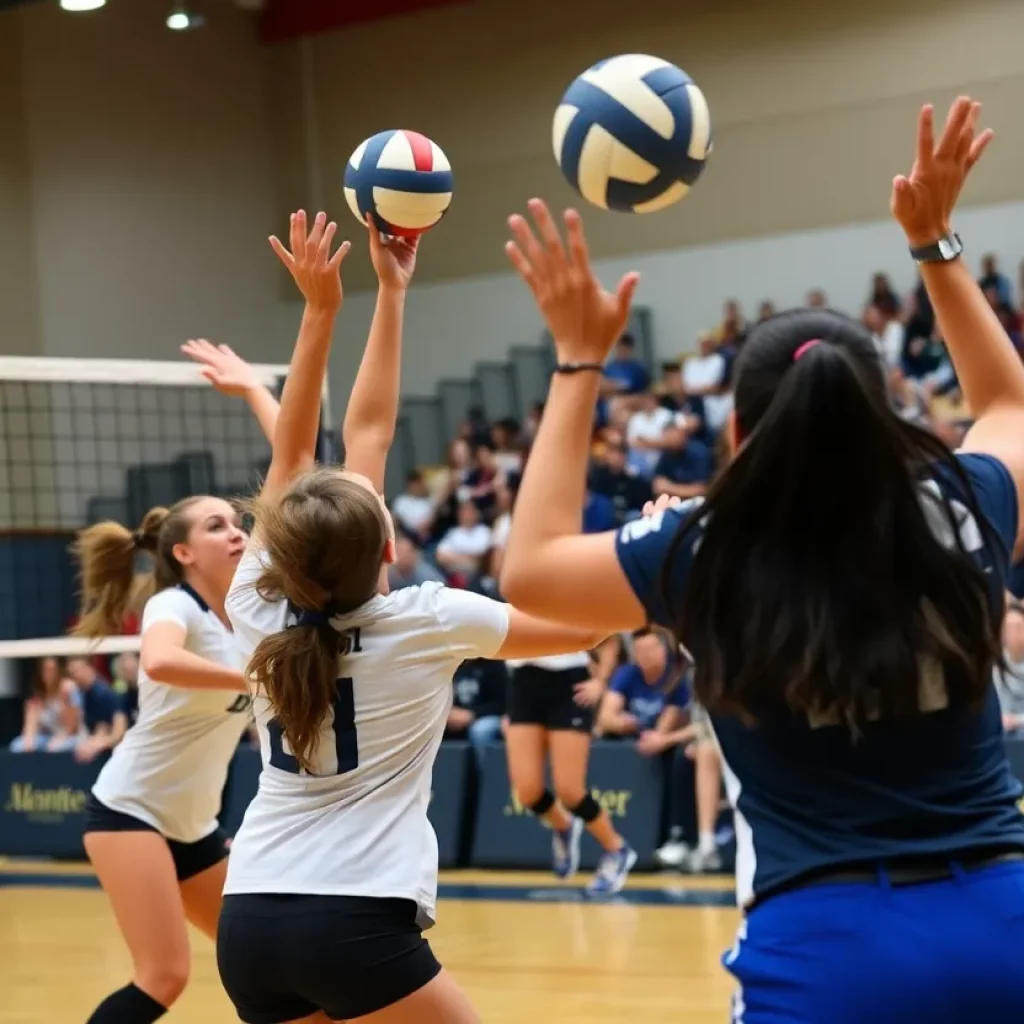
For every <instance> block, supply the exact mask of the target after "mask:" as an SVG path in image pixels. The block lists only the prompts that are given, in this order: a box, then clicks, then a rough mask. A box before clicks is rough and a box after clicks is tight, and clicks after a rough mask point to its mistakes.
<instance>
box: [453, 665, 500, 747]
mask: <svg viewBox="0 0 1024 1024" xmlns="http://www.w3.org/2000/svg"><path fill="white" fill-rule="evenodd" d="M507 687H508V669H507V668H506V667H505V663H504V662H503V661H492V660H489V659H487V658H472V659H470V660H469V661H464V662H463V663H462V664H461V665H460V666H459V668H458V669H457V670H456V672H455V679H454V682H453V686H452V690H453V694H454V696H453V703H452V709H451V711H449V712H448V726H447V728H446V730H445V737H446V738H458V739H462V738H465V739H468V740H469V742H470V743H472V744H473V748H474V750H475V751H476V754H477V757H478V758H481V759H482V757H483V748H484V747H486V746H487V744H488V743H494V742H495V741H496V740H498V739H499V738H500V737H501V719H502V716H503V715H504V714H505V691H506V688H507Z"/></svg>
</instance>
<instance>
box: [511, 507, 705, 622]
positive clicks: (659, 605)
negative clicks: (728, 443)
mask: <svg viewBox="0 0 1024 1024" xmlns="http://www.w3.org/2000/svg"><path fill="white" fill-rule="evenodd" d="M695 500H696V501H699V499H695ZM695 507H696V506H695V504H694V501H689V502H683V503H682V504H681V505H678V506H677V507H675V508H670V509H666V510H665V511H663V512H656V513H654V514H653V515H651V516H645V517H644V518H643V519H636V520H634V521H633V522H630V523H627V524H626V525H625V526H624V527H622V529H621V530H619V531H618V532H615V533H598V534H591V535H589V536H578V537H557V538H555V539H554V540H552V541H549V542H547V543H546V544H545V545H544V547H543V551H542V552H539V553H538V554H537V557H535V558H534V559H531V567H530V568H528V569H527V570H525V571H521V572H520V573H519V574H516V575H513V576H512V577H511V578H510V577H509V574H508V573H507V572H506V573H505V574H504V575H503V577H502V580H501V585H502V591H503V592H504V594H505V596H506V597H507V598H508V599H509V600H510V601H513V602H514V603H515V604H516V605H517V606H518V607H520V608H523V609H525V610H526V611H529V612H530V613H531V614H534V615H539V616H543V617H545V618H551V619H554V620H556V621H558V622H568V623H574V624H578V625H582V626H593V627H596V628H600V629H604V630H606V631H607V632H609V633H611V632H617V631H620V630H633V629H639V628H640V627H641V626H644V625H646V624H647V623H648V622H656V623H658V624H660V625H663V626H669V625H670V624H671V617H670V615H669V613H668V610H667V609H666V607H665V604H664V601H663V599H662V596H661V577H662V567H663V565H664V563H665V559H666V558H667V557H668V552H669V549H670V547H671V545H672V541H673V539H674V538H675V535H676V531H677V529H678V528H679V526H680V524H681V523H682V522H683V520H684V519H686V518H688V516H689V514H690V512H691V511H692V510H693V509H694V508H695ZM682 555H683V553H681V554H680V557H679V558H677V559H676V561H675V562H674V563H673V578H674V579H678V581H679V583H680V584H682V583H683V582H684V580H683V579H682V577H684V576H685V573H686V570H687V567H688V564H689V562H688V557H689V556H688V555H686V557H683V556H682Z"/></svg>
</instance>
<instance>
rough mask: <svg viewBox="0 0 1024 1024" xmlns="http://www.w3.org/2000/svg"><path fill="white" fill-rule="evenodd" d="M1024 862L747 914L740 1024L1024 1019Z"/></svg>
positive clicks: (792, 898)
mask: <svg viewBox="0 0 1024 1024" xmlns="http://www.w3.org/2000/svg"><path fill="white" fill-rule="evenodd" d="M1022 950H1024V861H1011V862H1008V863H1004V864H996V865H994V866H992V867H986V868H980V869H978V870H974V871H964V870H963V869H961V868H956V869H955V876H954V877H953V878H950V879H945V880H943V881H938V882H929V883H923V884H919V885H907V886H892V885H890V884H889V883H888V881H887V880H886V879H885V877H884V875H880V879H879V882H878V883H877V884H870V883H867V882H865V883H856V882H855V883H835V884H832V883H823V884H821V885H810V886H807V887H806V888H802V889H795V890H792V891H790V892H787V893H783V894H780V895H778V896H775V897H772V898H771V899H768V900H766V901H765V903H763V904H762V905H761V906H759V907H756V908H755V909H754V910H752V911H751V912H750V914H749V915H748V917H747V918H746V920H744V921H743V923H742V924H741V926H740V932H739V936H738V937H737V940H736V945H735V946H734V947H733V949H732V950H731V951H730V952H729V953H727V954H726V955H725V956H724V957H723V963H724V964H725V967H726V969H727V970H728V971H730V972H731V973H732V974H733V975H734V976H735V978H736V980H737V981H738V982H739V988H738V990H737V992H736V995H735V997H734V1002H733V1015H732V1021H733V1024H864V1022H865V1021H867V1022H870V1024H912V1022H914V1024H916V1022H918V1021H920V1022H927V1024H982V1022H985V1024H997V1022H999V1024H1004V1022H1005V1024H1009V1022H1010V1021H1015V1020H1024V966H1022V963H1024V961H1022Z"/></svg>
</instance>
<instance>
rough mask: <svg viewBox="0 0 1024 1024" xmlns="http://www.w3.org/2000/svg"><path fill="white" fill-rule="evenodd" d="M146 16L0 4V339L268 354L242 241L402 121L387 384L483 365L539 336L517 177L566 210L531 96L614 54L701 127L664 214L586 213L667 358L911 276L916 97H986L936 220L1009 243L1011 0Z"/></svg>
mask: <svg viewBox="0 0 1024 1024" xmlns="http://www.w3.org/2000/svg"><path fill="white" fill-rule="evenodd" d="M166 7H167V5H166V3H164V0H132V2H130V3H111V4H108V6H107V8H106V9H104V10H103V11H101V12H98V13H96V14H94V15H90V16H71V15H68V14H66V13H64V12H61V11H60V10H59V9H58V8H57V5H56V3H53V4H36V5H29V6H28V7H25V8H21V9H19V10H16V11H14V12H7V13H5V14H4V15H2V16H0V138H2V140H3V147H2V149H0V216H2V217H3V223H4V226H5V230H4V231H3V232H0V352H6V353H18V354H36V353H43V354H48V355H105V356H154V357H157V356H166V355H167V354H168V353H169V352H172V351H173V350H174V346H175V345H177V344H178V343H179V342H180V340H181V339H182V338H184V337H186V336H188V335H190V334H195V333H203V334H207V335H209V336H211V337H215V338H218V339H221V340H225V341H229V342H231V343H233V344H235V345H237V347H238V348H239V349H240V350H242V351H244V352H245V353H246V354H247V355H250V356H251V357H252V358H256V359H261V360H266V361H278V360H281V359H282V358H284V354H285V353H286V352H287V351H288V346H289V345H290V342H291V339H292V338H293V337H294V330H295V326H296V324H297V322H298V308H297V304H296V303H295V301H294V298H293V291H292V286H291V284H290V282H288V281H286V280H285V275H283V273H281V272H279V271H278V269H277V268H276V266H275V264H274V261H273V259H272V257H271V256H270V255H269V252H268V251H267V250H266V249H265V244H266V243H265V237H266V235H267V234H268V233H269V232H270V231H272V230H275V229H278V228H279V227H280V226H281V225H282V224H283V223H284V220H283V218H284V216H285V215H286V213H287V211H288V209H290V208H293V207H294V206H295V205H297V204H299V203H302V204H304V205H307V206H314V205H316V204H317V203H318V202H324V203H326V204H328V205H329V206H330V207H331V209H332V210H333V211H336V212H337V213H338V215H339V218H340V219H341V222H342V224H343V226H345V227H346V228H349V229H350V230H352V231H356V230H358V229H357V227H356V225H355V224H354V222H351V221H348V219H347V213H346V211H345V210H344V207H343V205H342V200H341V196H340V191H339V188H338V182H339V177H340V174H341V171H342V167H343V165H344V162H345V160H346V158H347V156H348V154H349V152H350V151H351V149H352V148H353V147H354V145H355V144H356V143H357V142H358V141H359V140H360V139H361V138H363V137H364V136H365V135H367V134H369V133H371V132H373V131H376V130H378V129H380V128H381V127H383V126H386V125H390V124H395V123H397V121H396V119H400V121H401V122H402V123H404V124H408V125H410V126H415V127H417V128H419V129H421V130H423V131H426V132H428V133H429V134H431V135H433V136H434V137H435V138H437V139H438V141H439V142H441V144H442V145H443V146H444V148H445V149H446V150H447V151H448V153H449V156H450V157H451V158H452V160H453V163H454V165H455V168H456V177H457V191H456V198H455V203H454V206H453V208H452V212H451V214H450V216H449V218H448V219H447V220H446V222H445V224H444V225H443V227H442V228H441V229H440V230H439V231H438V232H437V233H436V235H435V236H434V237H432V238H430V239H428V241H427V243H426V244H425V246H424V252H423V257H422V260H421V267H420V272H419V278H418V282H417V289H416V291H415V293H414V295H413V296H412V297H411V299H410V308H409V345H408V353H409V355H408V359H407V364H406V366H407V369H406V376H405V389H406V390H407V391H408V392H412V393H426V392H429V391H431V390H432V387H433V384H434V382H435V381H436V380H437V379H438V378H439V377H443V376H452V375H459V374H460V373H464V372H466V370H467V369H468V366H467V352H469V351H472V352H473V354H474V356H476V357H477V358H482V359H486V358H496V357H497V358H500V357H502V356H503V355H504V354H505V353H506V351H507V348H508V346H509V345H510V344H518V343H522V342H524V341H525V342H529V341H532V340H533V338H534V337H536V335H537V333H538V330H539V324H538V323H537V320H536V317H535V315H534V313H533V311H532V308H531V306H530V304H529V302H528V300H527V298H526V296H525V294H524V293H523V291H522V289H521V287H520V286H519V284H518V282H517V281H515V280H514V279H513V278H512V277H511V276H510V275H508V274H507V273H506V272H505V269H504V264H503V260H504V256H503V254H502V248H501V244H502V241H503V239H504V218H505V216H506V215H507V214H508V213H509V212H510V211H511V210H513V209H516V208H521V206H522V203H523V201H524V200H525V199H526V198H527V197H528V196H529V195H531V194H534V193H539V194H542V195H544V196H546V197H548V198H549V199H551V200H552V201H553V202H554V203H556V204H557V203H562V202H566V201H569V200H570V199H571V193H570V192H569V190H568V188H567V186H566V185H565V184H564V182H562V180H561V178H560V176H559V174H558V172H557V169H556V168H555V166H554V161H553V158H552V156H551V150H550V138H549V135H550V119H551V114H552V112H553V109H554V106H555V104H556V102H557V99H558V97H559V95H560V94H561V91H562V90H563V89H564V87H565V85H566V84H567V80H568V79H569V78H571V76H572V75H573V74H574V73H575V72H576V71H577V70H579V69H582V68H583V67H585V66H586V65H588V64H589V63H591V62H592V61H593V60H595V59H597V58H599V57H601V56H606V55H608V54H610V53H613V52H616V51H619V52H621V51H623V50H629V49H637V50H651V51H655V52H657V53H659V54H661V55H664V56H665V57H667V58H670V59H674V60H676V61H678V62H679V63H680V64H682V65H683V66H684V67H686V68H687V70H689V71H690V72H691V73H692V74H693V75H694V77H695V78H696V79H697V80H698V81H699V82H700V84H701V86H702V87H703V89H704V90H705V92H706V93H707V95H708V97H709V100H710V103H711V107H712V112H713V117H714V121H715V143H716V148H715V153H714V154H713V158H712V161H711V164H710V167H709V170H708V172H707V174H706V177H705V179H704V180H703V181H702V182H701V183H700V184H699V187H698V189H697V192H696V193H695V195H694V196H693V197H692V198H691V199H690V200H688V201H687V202H686V203H684V204H682V205H681V206H679V207H677V208H676V209H674V210H671V211H668V212H666V213H663V214H659V215H656V216H652V217H643V218H641V217H626V216H619V215H612V214H600V213H599V212H597V211H593V212H590V213H588V215H587V220H588V228H589V231H590V236H591V239H592V243H593V247H594V250H595V253H596V254H597V255H598V256H600V257H603V258H605V259H606V260H609V261H610V263H609V264H608V267H609V270H617V269H624V268H626V267H633V266H636V267H637V268H638V269H640V270H641V271H642V272H643V273H644V283H643V285H642V292H641V301H643V302H644V303H645V304H647V305H649V306H651V307H652V309H653V310H654V318H655V327H656V330H657V331H658V334H659V336H660V340H661V345H662V347H663V349H665V350H666V352H675V351H678V350H680V349H686V348H690V347H692V344H693V336H694V334H695V333H696V332H697V331H699V330H701V329H703V328H705V327H707V326H709V325H710V324H712V323H713V322H714V321H715V319H716V318H717V316H718V312H719V308H720V304H721V301H722V300H723V299H724V298H726V297H727V296H733V295H735V296H737V297H739V298H740V299H742V300H743V301H744V302H745V303H746V304H747V305H748V306H750V305H752V304H753V303H754V302H755V301H756V300H757V299H759V298H761V297H763V296H771V297H773V298H775V299H776V300H777V301H780V302H787V301H797V300H799V298H800V297H801V296H802V294H803V292H804V290H805V289H806V287H808V286H810V285H812V284H814V285H820V286H822V287H824V288H825V289H826V290H827V291H828V292H829V294H830V296H831V297H832V299H833V301H834V302H835V303H836V304H838V305H845V306H849V307H855V306H857V305H858V304H859V302H860V299H861V290H862V289H863V287H864V285H865V280H866V276H867V274H868V273H870V272H871V271H872V270H874V269H876V268H888V269H891V270H892V271H893V272H894V274H895V275H896V277H897V281H898V283H900V284H901V285H905V284H908V283H909V280H910V278H909V269H910V268H908V267H907V265H906V261H905V260H904V258H903V253H902V246H901V243H900V240H899V238H898V235H897V234H896V233H895V232H894V231H892V229H891V228H889V227H888V226H887V224H886V222H885V219H884V218H885V216H886V205H887V195H888V184H889V181H890V179H891V176H892V174H893V173H894V171H896V170H901V169H905V168H906V166H907V163H908V160H909V156H910V142H911V132H912V126H913V121H914V115H915V112H916V109H917V107H918V105H919V103H920V102H921V101H922V100H923V99H925V98H931V99H934V100H935V101H936V103H938V104H942V103H945V102H946V101H947V100H948V99H949V98H950V97H951V96H953V95H954V94H955V93H956V92H957V91H959V90H961V89H969V90H971V91H972V92H973V93H975V94H977V95H978V96H979V97H981V98H982V99H984V100H985V101H986V104H987V110H986V118H987V120H988V123H990V124H992V125H993V126H994V127H995V128H996V129H997V130H1001V131H1002V137H1001V138H1000V140H999V141H998V142H997V144H996V146H995V147H994V148H993V150H992V151H991V154H990V155H989V156H988V157H987V158H986V162H985V164H984V165H983V166H982V167H981V168H980V169H979V171H978V173H977V175H976V180H974V181H973V182H972V184H971V186H970V188H969V191H968V193H967V195H966V196H965V202H966V203H967V204H969V205H971V206H973V207H975V212H974V213H972V214H968V215H965V217H964V219H963V220H962V221H961V224H960V226H961V227H962V228H968V227H969V228H970V230H969V231H967V232H965V233H967V234H968V236H969V237H968V242H969V244H971V247H972V251H973V253H974V255H975V256H977V255H979V254H980V250H981V249H983V248H984V249H989V248H991V249H994V250H995V251H997V252H999V253H1000V254H1001V255H1003V257H1004V262H1005V263H1007V264H1008V265H1009V263H1010V262H1011V261H1014V262H1015V259H1016V257H1017V256H1018V255H1019V250H1020V248H1021V246H1020V243H1019V242H1018V239H1020V238H1022V237H1024V205H1022V201H1024V179H1022V178H1021V176H1020V175H1019V174H1018V173H1017V168H1018V167H1019V166H1021V163H1022V162H1024V132H1022V131H1021V130H1020V128H1019V123H1018V119H1017V118H1016V117H1015V115H1017V114H1018V108H1019V98H1020V96H1021V95H1024V64H1022V63H1021V61H1020V57H1019V54H1020V40H1021V39H1024V5H1021V4H1019V3H1015V2H1012V0H973V2H972V3H971V4H970V5H969V6H968V7H964V5H963V4H962V3H954V2H951V0H889V2H884V0H861V2H859V3H858V4H856V5H823V4H819V3H810V2H809V0H775V2H773V3H771V4H765V3H762V2H759V0H718V2H716V3H715V4H708V3H706V2H697V0H646V2H645V3H644V4H642V5H635V7H634V8H632V9H630V10H629V12H628V22H626V21H625V15H624V13H623V12H624V9H623V6H622V4H621V0H559V3H557V4H552V3H550V0H522V2H520V3H518V4H516V5H511V4H508V3H504V2H501V0H477V2H475V3H472V4H466V5H458V6H453V7H450V8H446V9H444V8H443V9H439V10H436V11H427V12H424V13H422V14H419V15H414V16H410V17H407V18H398V19H392V20H388V21H384V22H379V23H376V24H367V25H362V26H358V27H355V28H351V29H349V30H346V31H344V32H336V33H329V34H325V35H321V36H317V37H314V38H312V39H306V40H300V41H297V42H294V43H286V44H282V45H279V46H275V47H270V48H265V47H260V46H259V45H258V43H257V41H256V38H255V27H254V24H253V22H252V20H251V19H250V18H249V17H247V16H246V15H245V14H243V13H242V12H240V11H238V10H236V9H235V8H234V7H233V5H230V4H227V3H216V4H214V3H211V4H209V5H208V10H207V15H208V23H207V25H206V27H205V28H203V29H202V30H201V31H197V32H194V33H183V34H174V33H171V32H168V31H167V30H166V28H165V27H164V25H163V18H164V16H165V14H166ZM986 211H987V212H986ZM120 218H123V220H124V223H126V224H127V225H129V227H128V229H127V230H125V229H124V228H122V226H121V220H120ZM975 218H978V219H975ZM851 225H852V226H851ZM751 238H759V239H761V240H760V241H758V242H757V243H756V244H749V243H745V242H744V243H743V244H739V243H741V242H742V240H747V239H751ZM638 253H643V254H644V255H643V256H642V257H637V256H630V255H629V254H638ZM627 257H629V258H627ZM346 281H347V287H348V295H349V298H348V300H347V301H348V308H347V310H346V312H345V314H344V317H343V321H342V325H341V329H340V331H339V338H338V343H337V346H336V350H335V356H334V361H333V364H332V392H333V394H334V396H335V404H336V405H340V404H341V402H340V399H341V398H342V397H343V396H344V394H345V392H346V390H347V387H348V384H349V382H350V380H351V377H352V375H353V373H354V370H355V366H356V363H357V360H358V354H359V346H360V344H361V341H362V339H363V337H365V329H366V326H367V324H368V321H369V316H370V312H371V309H372V295H370V294H369V293H367V292H366V291H365V290H366V289H367V288H369V287H370V285H371V284H372V272H371V270H370V268H369V265H368V261H367V259H366V257H365V254H364V253H363V252H362V251H360V249H359V248H358V247H357V249H356V251H355V252H354V253H353V256H352V257H351V258H350V260H349V262H348V265H347V269H346Z"/></svg>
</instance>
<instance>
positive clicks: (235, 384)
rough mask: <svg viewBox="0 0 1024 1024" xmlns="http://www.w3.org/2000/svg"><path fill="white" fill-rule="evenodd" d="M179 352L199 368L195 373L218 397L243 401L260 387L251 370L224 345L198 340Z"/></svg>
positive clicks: (190, 341) (202, 339)
mask: <svg viewBox="0 0 1024 1024" xmlns="http://www.w3.org/2000/svg"><path fill="white" fill-rule="evenodd" d="M181 351H182V354H183V355H186V356H188V358H189V359H191V360H193V361H194V362H197V363H198V364H199V365H200V367H201V369H200V371H199V372H200V373H201V374H202V375H203V376H204V377H205V378H206V379H207V380H208V381H209V382H210V383H211V384H212V385H213V386H214V387H215V388H216V389H217V390H218V391H219V392H221V394H224V395H231V396H232V397H235V398H243V397H245V395H247V394H249V393H250V392H252V391H254V390H255V389H256V388H258V387H259V386H260V382H259V380H258V379H257V377H256V374H255V373H254V372H253V369H252V367H251V366H250V365H249V364H248V363H247V362H246V361H245V360H244V359H243V358H242V357H241V356H239V355H236V354H235V353H234V352H233V351H232V350H231V349H230V348H229V347H228V346H227V345H214V344H211V343H210V342H209V341H207V340H206V339H205V338H198V339H194V340H189V341H188V342H186V343H185V344H184V345H182V346H181Z"/></svg>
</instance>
